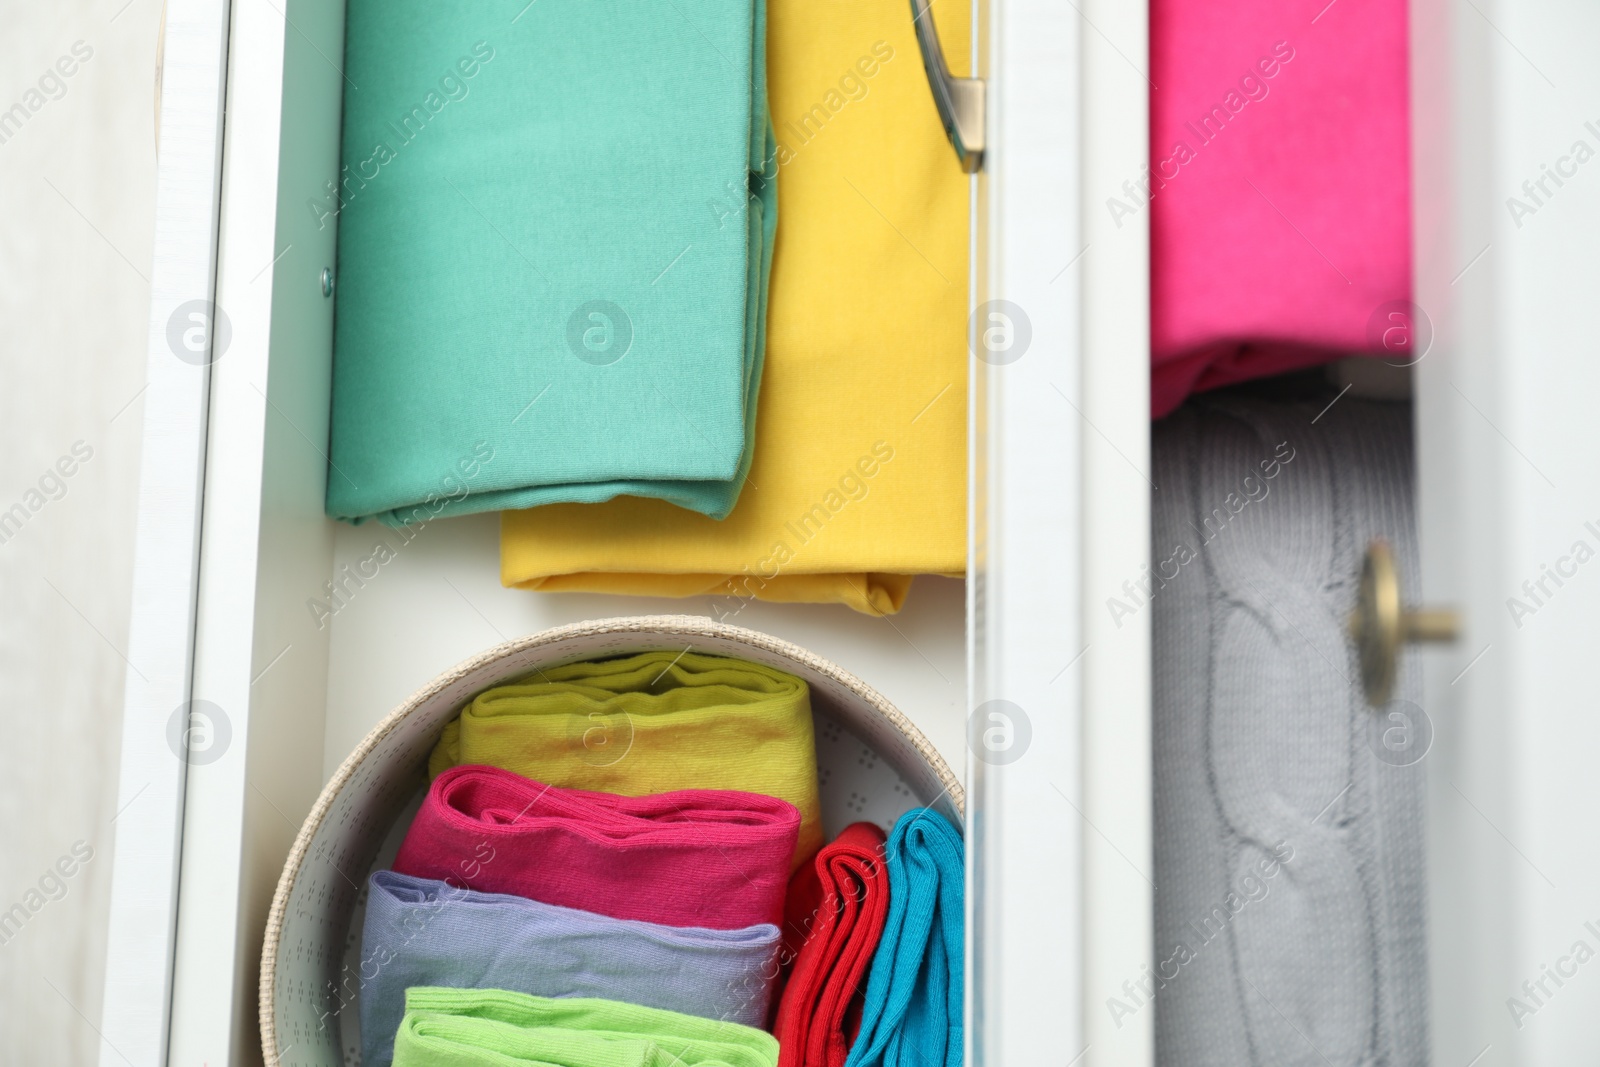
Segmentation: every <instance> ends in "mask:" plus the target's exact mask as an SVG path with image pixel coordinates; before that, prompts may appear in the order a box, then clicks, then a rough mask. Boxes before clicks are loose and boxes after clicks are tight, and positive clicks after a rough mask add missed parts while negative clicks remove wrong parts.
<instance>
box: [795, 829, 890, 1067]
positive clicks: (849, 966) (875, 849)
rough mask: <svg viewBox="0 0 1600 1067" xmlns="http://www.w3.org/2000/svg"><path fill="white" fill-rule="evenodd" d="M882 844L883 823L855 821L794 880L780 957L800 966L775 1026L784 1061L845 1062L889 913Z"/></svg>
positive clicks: (817, 1065)
mask: <svg viewBox="0 0 1600 1067" xmlns="http://www.w3.org/2000/svg"><path fill="white" fill-rule="evenodd" d="M883 843H884V835H883V831H882V830H880V829H878V827H876V826H874V825H872V824H871V823H866V822H858V823H853V824H852V825H850V826H847V827H845V829H844V831H843V832H842V833H840V834H839V836H838V837H837V838H835V839H834V841H833V843H832V844H829V845H827V846H826V847H824V848H823V849H822V851H820V852H818V853H817V856H816V859H815V861H813V862H812V863H809V864H807V865H806V866H805V867H802V868H801V869H800V870H799V871H797V872H795V876H794V878H793V880H791V882H790V883H789V900H788V904H787V906H786V908H785V910H784V924H783V957H782V958H783V959H786V960H788V959H792V960H793V961H794V966H793V967H792V969H791V970H790V972H789V975H788V982H787V984H786V985H784V987H783V992H782V996H781V997H780V999H779V1001H778V1017H777V1022H776V1023H775V1025H774V1027H773V1033H774V1035H775V1036H776V1037H777V1039H778V1048H779V1052H778V1067H843V1064H844V1061H845V1057H846V1056H847V1055H848V1054H849V1052H850V1043H851V1042H852V1041H853V1040H854V1039H855V1035H856V1030H857V1029H858V1028H859V1027H860V1025H861V1004H860V1000H861V998H860V997H859V996H858V995H857V994H858V992H859V990H860V988H861V986H862V985H863V984H864V983H865V981H866V975H867V968H868V966H869V965H870V964H871V963H872V953H873V951H874V950H876V949H877V947H878V940H879V939H880V938H881V937H882V936H883V924H884V920H885V919H886V918H887V917H888V914H889V872H888V870H887V869H886V868H885V866H884V862H883Z"/></svg>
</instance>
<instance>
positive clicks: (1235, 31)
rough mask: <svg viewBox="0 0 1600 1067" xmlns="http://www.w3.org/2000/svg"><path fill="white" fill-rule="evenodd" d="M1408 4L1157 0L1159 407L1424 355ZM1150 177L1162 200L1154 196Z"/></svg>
mask: <svg viewBox="0 0 1600 1067" xmlns="http://www.w3.org/2000/svg"><path fill="white" fill-rule="evenodd" d="M1407 69H1408V62H1407V21H1406V4H1405V0H1335V2H1334V3H1326V4H1325V0H1305V2H1301V0H1296V2H1295V3H1292V4H1291V3H1284V2H1281V0H1151V3H1150V80H1151V82H1152V83H1153V84H1154V86H1155V87H1154V88H1152V89H1151V91H1150V168H1151V173H1150V174H1149V175H1141V176H1138V177H1136V178H1135V179H1134V180H1133V181H1132V182H1131V183H1129V184H1127V185H1125V186H1124V187H1123V189H1122V190H1120V191H1118V192H1117V195H1115V196H1113V197H1112V198H1110V199H1108V200H1107V204H1106V209H1107V210H1108V211H1110V212H1111V214H1112V217H1113V220H1114V221H1116V222H1117V223H1118V224H1119V225H1122V224H1123V223H1124V221H1125V219H1126V218H1127V216H1129V215H1131V214H1133V213H1134V212H1137V211H1144V210H1149V211H1150V212H1151V216H1150V226H1151V233H1150V242H1151V278H1150V296H1151V323H1150V325H1151V357H1152V368H1151V398H1150V400H1151V409H1152V414H1153V415H1155V416H1157V417H1159V416H1161V415H1164V414H1166V413H1167V412H1169V411H1171V410H1172V409H1173V408H1175V407H1177V406H1178V405H1179V404H1180V403H1182V401H1183V398H1184V397H1185V396H1187V395H1188V394H1189V393H1191V392H1197V391H1199V390H1203V389H1211V388H1215V387H1217V386H1221V385H1228V384H1230V383H1233V382H1239V381H1244V380H1246V379H1249V378H1257V377H1263V376H1267V375H1272V374H1280V373H1283V372H1284V371H1289V370H1294V369H1298V368H1301V367H1308V366H1312V365H1314V364H1317V363H1322V362H1326V361H1328V360H1332V359H1338V358H1341V357H1343V356H1347V355H1353V354H1373V355H1385V356H1387V357H1388V358H1389V359H1390V360H1391V361H1395V362H1400V361H1408V360H1410V359H1415V358H1418V356H1417V353H1416V352H1415V351H1414V345H1413V341H1414V340H1415V341H1416V342H1418V343H1419V344H1420V343H1422V342H1425V341H1426V333H1427V327H1426V325H1425V323H1424V322H1423V321H1414V318H1415V319H1416V320H1421V319H1422V316H1417V315H1414V309H1413V308H1412V307H1411V305H1410V300H1411V167H1410V110H1409V105H1408V101H1407ZM1146 181H1148V183H1149V188H1150V190H1151V192H1152V193H1153V196H1151V197H1150V198H1149V199H1148V200H1146V199H1145V197H1144V190H1143V185H1144V183H1145V182H1146Z"/></svg>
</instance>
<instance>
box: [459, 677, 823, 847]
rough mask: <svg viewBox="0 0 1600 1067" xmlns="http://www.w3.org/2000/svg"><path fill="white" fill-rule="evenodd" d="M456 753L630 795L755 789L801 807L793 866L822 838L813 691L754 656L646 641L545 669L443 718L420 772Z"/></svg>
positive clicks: (562, 782) (556, 781)
mask: <svg viewBox="0 0 1600 1067" xmlns="http://www.w3.org/2000/svg"><path fill="white" fill-rule="evenodd" d="M463 763H477V764H486V765H488V766H490V767H502V768H504V769H506V770H508V771H514V772H516V773H517V774H520V775H522V776H524V777H526V778H532V779H534V780H535V781H539V782H543V783H545V784H546V785H557V786H563V787H565V788H569V789H589V790H594V791H596V792H602V793H618V794H621V795H622V796H630V797H638V796H647V795H649V794H652V793H670V792H673V791H674V790H678V789H738V790H741V791H743V792H746V793H762V794H764V795H766V796H771V797H777V798H778V799H780V800H787V801H788V802H789V803H791V804H793V805H794V806H795V807H797V808H799V809H800V839H799V841H798V842H797V844H796V846H795V865H796V866H798V865H799V864H800V863H802V862H804V861H805V860H806V859H808V858H809V857H810V856H812V855H813V854H814V853H815V852H816V851H817V849H819V848H821V847H822V808H821V803H820V802H819V800H818V799H817V748H816V735H815V733H814V732H813V728H812V725H811V694H810V691H809V690H808V689H807V688H806V683H804V682H802V681H801V680H800V679H798V678H796V677H794V676H793V675H790V674H785V673H783V672H782V671H778V670H773V669H772V668H771V667H764V666H762V665H761V664H759V663H747V662H745V661H743V660H737V659H727V658H725V657H722V656H707V655H702V654H700V653H698V652H644V653H641V654H639V655H636V656H628V657H627V658H625V659H613V660H604V661H601V662H599V663H568V664H565V665H563V666H560V667H549V668H546V669H545V670H543V671H540V672H539V673H538V674H536V675H534V676H532V677H530V678H524V679H522V680H521V681H519V682H517V683H516V684H513V685H502V686H497V687H495V688H494V689H489V690H485V691H484V692H482V693H480V694H478V697H477V699H475V700H473V702H472V703H471V704H468V705H467V707H466V708H465V709H464V710H463V711H462V712H461V716H460V718H458V719H456V720H455V721H454V722H451V723H449V724H447V725H446V726H445V728H444V733H443V734H442V735H440V737H439V743H438V744H437V745H436V746H435V747H434V750H433V754H432V755H431V756H429V757H428V777H429V778H434V777H437V776H438V775H439V774H440V773H442V772H444V771H446V770H449V769H450V768H451V767H454V766H457V765H458V764H463Z"/></svg>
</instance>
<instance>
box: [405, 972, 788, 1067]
mask: <svg viewBox="0 0 1600 1067" xmlns="http://www.w3.org/2000/svg"><path fill="white" fill-rule="evenodd" d="M777 1063H778V1042H777V1040H776V1039H774V1038H773V1037H772V1035H770V1034H767V1033H763V1032H762V1031H760V1030H756V1029H754V1028H753V1027H749V1026H742V1025H740V1024H738V1023H730V1022H718V1021H716V1020H714V1019H699V1018H696V1017H694V1016H692V1015H680V1014H678V1013H677V1012H675V1011H663V1010H661V1009H659V1008H641V1007H639V1006H637V1005H634V1004H623V1003H621V1002H619V1001H615V1000H594V999H584V998H576V997H574V998H567V999H561V1000H552V999H549V998H546V997H535V996H529V995H528V994H526V993H511V992H507V991H505V990H503V989H443V988H439V987H437V986H413V987H412V988H410V989H408V990H406V1013H405V1017H404V1018H403V1019H402V1020H401V1021H400V1029H399V1031H398V1032H397V1033H396V1034H395V1039H394V1067H513V1065H518V1064H539V1065H541V1067H777Z"/></svg>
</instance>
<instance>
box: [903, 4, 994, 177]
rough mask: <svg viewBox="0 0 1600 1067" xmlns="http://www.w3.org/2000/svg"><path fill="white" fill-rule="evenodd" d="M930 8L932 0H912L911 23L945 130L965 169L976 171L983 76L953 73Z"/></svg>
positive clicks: (981, 145) (980, 161) (980, 140)
mask: <svg viewBox="0 0 1600 1067" xmlns="http://www.w3.org/2000/svg"><path fill="white" fill-rule="evenodd" d="M929 12H930V3H929V0H911V24H912V25H913V26H915V27H916V28H917V46H918V47H919V48H920V49H921V50H922V68H923V69H924V70H926V71H927V72H928V86H929V88H931V89H932V90H933V102H934V105H935V106H936V107H938V109H939V121H940V122H942V123H944V132H945V134H946V135H948V136H949V138H950V143H951V144H952V145H954V146H955V150H956V159H958V160H960V162H961V170H962V172H963V173H966V174H976V173H977V172H978V169H979V168H980V167H982V166H983V148H984V140H983V132H984V131H983V95H984V94H983V89H984V86H983V79H982V78H955V77H952V76H951V74H950V67H949V65H948V64H946V63H945V61H944V49H942V48H940V47H939V31H938V29H937V28H935V26H934V25H933V15H932V14H930V13H929Z"/></svg>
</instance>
